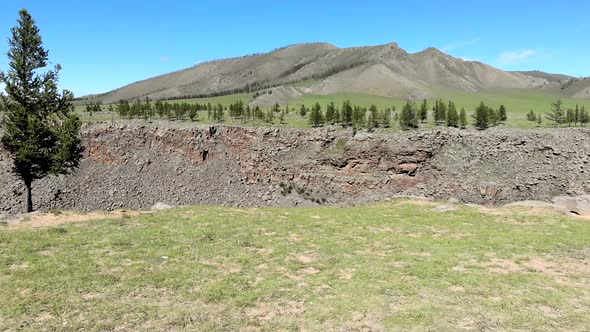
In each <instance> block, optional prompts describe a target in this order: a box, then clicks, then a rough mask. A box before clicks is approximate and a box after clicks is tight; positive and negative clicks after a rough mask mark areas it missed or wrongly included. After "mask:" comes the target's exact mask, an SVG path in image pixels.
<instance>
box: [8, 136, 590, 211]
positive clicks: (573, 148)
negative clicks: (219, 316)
mask: <svg viewBox="0 0 590 332" xmlns="http://www.w3.org/2000/svg"><path fill="white" fill-rule="evenodd" d="M589 140H590V130H588V129H560V130H537V131H523V130H507V129H494V130H490V131H486V132H477V131H464V130H447V129H444V130H434V131H426V132H409V133H397V134H389V135H385V134H367V133H358V134H356V135H354V136H353V133H352V132H350V131H341V130H337V129H334V128H332V129H326V128H324V129H317V130H294V129H269V128H241V127H222V126H221V127H198V128H170V127H167V128H161V127H156V126H137V125H130V126H115V127H110V126H97V127H94V128H89V129H86V130H85V132H84V144H85V147H86V150H85V157H84V160H83V161H82V163H81V166H80V168H79V169H78V170H77V171H76V172H74V173H73V174H71V175H68V176H60V177H49V178H46V179H43V180H39V181H36V182H35V183H34V185H33V187H34V188H33V190H34V203H35V208H37V209H79V210H111V209H115V208H123V207H125V208H149V207H150V206H152V205H154V204H155V203H157V202H164V203H167V204H171V205H189V204H216V205H229V206H293V205H309V204H317V203H318V202H319V203H322V204H336V205H347V204H358V203H364V202H370V201H378V200H382V199H386V198H388V197H391V196H393V195H396V194H410V195H425V196H429V197H433V198H441V199H448V198H456V199H459V200H460V201H463V202H469V203H481V204H501V203H502V204H503V203H509V202H514V201H520V200H526V199H536V200H550V199H551V198H552V197H555V196H559V195H582V194H587V193H589V192H590V176H589V172H590V164H589V162H590V157H589V156H590V145H589V144H588V141H589ZM10 165H11V164H10V160H9V159H8V157H7V155H6V153H5V151H2V150H0V214H12V213H17V212H20V211H21V210H22V207H23V205H24V203H23V202H24V195H23V194H24V191H23V186H22V184H21V183H20V181H18V179H17V178H16V177H14V175H12V174H10V173H9V169H10Z"/></svg>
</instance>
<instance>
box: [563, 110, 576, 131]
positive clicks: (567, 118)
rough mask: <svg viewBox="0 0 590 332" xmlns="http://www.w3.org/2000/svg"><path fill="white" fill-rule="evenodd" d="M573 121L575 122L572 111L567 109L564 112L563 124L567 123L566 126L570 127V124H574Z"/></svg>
mask: <svg viewBox="0 0 590 332" xmlns="http://www.w3.org/2000/svg"><path fill="white" fill-rule="evenodd" d="M574 121H575V114H574V110H573V109H571V108H568V109H567V111H566V112H565V122H566V123H567V126H568V127H571V126H572V123H574Z"/></svg>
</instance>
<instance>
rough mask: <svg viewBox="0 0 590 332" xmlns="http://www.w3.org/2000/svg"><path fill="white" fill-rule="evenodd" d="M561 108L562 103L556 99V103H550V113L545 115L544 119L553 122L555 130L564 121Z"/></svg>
mask: <svg viewBox="0 0 590 332" xmlns="http://www.w3.org/2000/svg"><path fill="white" fill-rule="evenodd" d="M562 106H563V102H562V101H561V99H557V100H556V101H554V102H552V103H551V111H550V112H549V113H545V118H547V120H549V121H551V122H553V124H554V126H555V128H557V127H558V126H559V125H560V124H562V123H563V121H564V115H563V107H562Z"/></svg>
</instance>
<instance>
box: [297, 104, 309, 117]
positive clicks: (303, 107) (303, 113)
mask: <svg viewBox="0 0 590 332" xmlns="http://www.w3.org/2000/svg"><path fill="white" fill-rule="evenodd" d="M299 115H301V116H302V117H305V116H306V115H307V108H305V104H301V108H300V109H299Z"/></svg>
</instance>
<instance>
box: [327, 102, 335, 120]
mask: <svg viewBox="0 0 590 332" xmlns="http://www.w3.org/2000/svg"><path fill="white" fill-rule="evenodd" d="M335 122H336V105H335V104H334V102H333V101H331V102H330V103H329V104H328V106H327V107H326V123H327V124H331V125H333V124H334V123H335Z"/></svg>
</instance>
